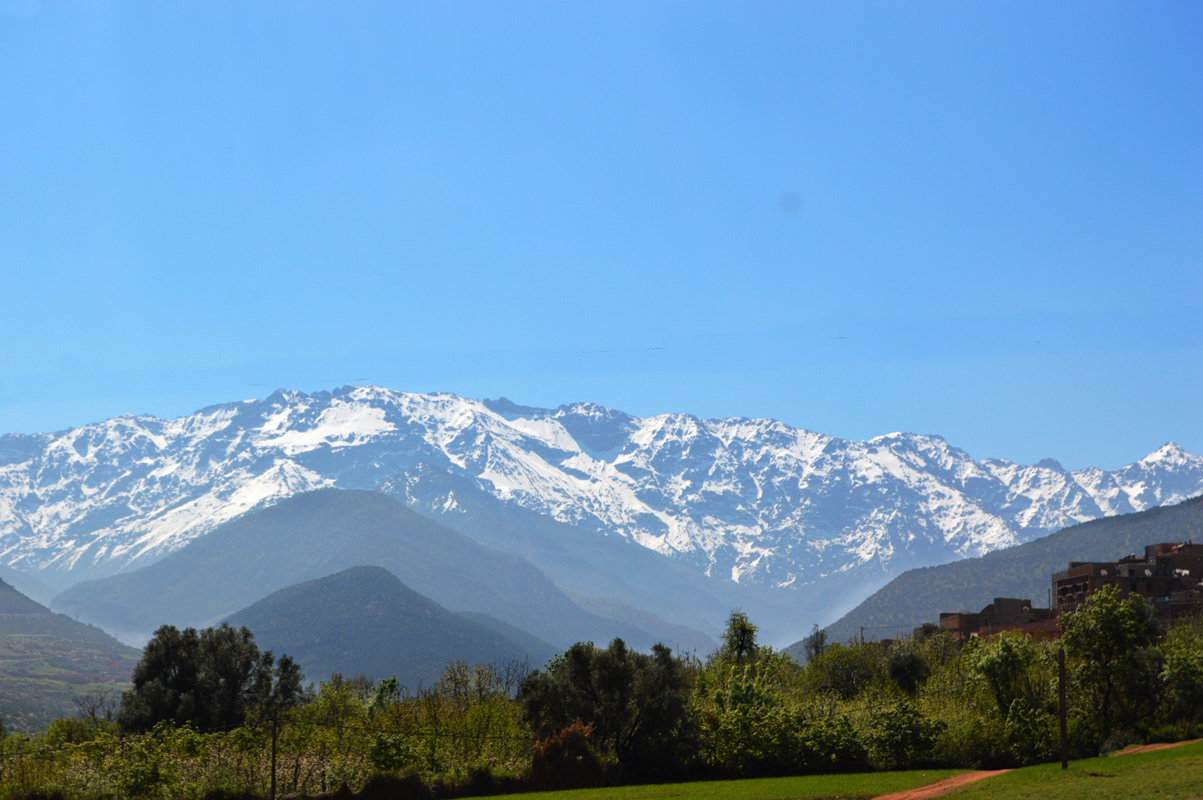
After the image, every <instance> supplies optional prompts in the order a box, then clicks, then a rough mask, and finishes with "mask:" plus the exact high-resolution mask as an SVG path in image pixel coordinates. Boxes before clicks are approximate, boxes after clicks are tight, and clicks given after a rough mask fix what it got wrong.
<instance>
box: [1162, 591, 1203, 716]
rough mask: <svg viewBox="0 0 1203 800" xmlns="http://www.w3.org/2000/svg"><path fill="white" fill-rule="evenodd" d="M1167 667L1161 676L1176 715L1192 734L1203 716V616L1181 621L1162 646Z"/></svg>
mask: <svg viewBox="0 0 1203 800" xmlns="http://www.w3.org/2000/svg"><path fill="white" fill-rule="evenodd" d="M1162 651H1163V652H1164V653H1165V667H1164V669H1163V670H1162V673H1161V678H1162V680H1163V681H1164V682H1165V685H1166V688H1167V689H1169V693H1170V699H1171V701H1172V706H1171V711H1172V713H1173V716H1174V718H1176V719H1180V720H1182V721H1183V722H1185V723H1186V725H1187V730H1188V731H1190V733H1191V734H1192V735H1193V734H1194V732H1195V728H1196V726H1197V725H1198V723H1199V721H1200V718H1203V616H1200V615H1196V616H1194V617H1190V618H1187V619H1184V620H1180V621H1179V622H1178V624H1177V625H1175V626H1174V627H1173V628H1172V629H1171V630H1170V632H1169V635H1168V636H1167V637H1166V640H1165V645H1164V647H1162Z"/></svg>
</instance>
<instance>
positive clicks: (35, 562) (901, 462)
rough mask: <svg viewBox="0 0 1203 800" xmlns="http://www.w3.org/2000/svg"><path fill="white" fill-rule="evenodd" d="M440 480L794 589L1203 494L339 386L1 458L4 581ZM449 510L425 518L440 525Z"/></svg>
mask: <svg viewBox="0 0 1203 800" xmlns="http://www.w3.org/2000/svg"><path fill="white" fill-rule="evenodd" d="M439 473H441V474H442V475H444V476H450V477H451V478H453V479H454V480H455V481H468V482H470V483H471V484H472V485H474V486H475V487H477V488H478V489H480V490H483V491H485V492H487V493H488V494H491V495H493V496H494V497H496V498H498V499H499V500H501V501H502V502H505V503H512V504H516V505H519V506H522V507H523V508H526V509H528V510H530V511H534V512H537V513H540V514H545V515H548V516H550V517H553V518H555V519H557V520H560V521H562V522H567V523H571V524H574V525H576V526H579V527H582V528H585V529H588V530H592V531H595V532H596V533H597V534H599V535H610V536H620V537H624V538H626V539H628V540H630V541H632V542H635V543H638V544H640V545H643V546H644V547H648V548H651V549H653V550H656V551H658V552H660V553H663V554H665V555H668V556H670V557H672V558H675V559H678V560H680V561H682V562H684V563H686V564H689V565H692V566H693V567H695V568H696V569H698V570H700V571H703V572H705V573H706V574H709V575H711V576H714V577H715V578H716V579H717V578H719V577H721V578H723V579H730V580H735V581H738V582H741V583H751V584H756V585H761V586H765V587H787V586H788V587H793V588H797V587H801V586H804V585H805V584H807V583H809V582H812V581H814V580H816V579H818V578H820V577H822V576H824V575H832V574H846V573H848V572H849V571H850V570H856V571H866V570H867V571H868V572H869V573H872V574H875V575H879V576H880V575H882V574H887V573H894V572H897V571H899V570H901V569H905V568H909V567H911V566H918V565H925V564H934V563H940V562H943V561H948V560H951V559H953V558H957V557H963V556H969V555H977V554H980V553H984V552H986V551H989V550H992V549H995V548H998V547H1003V546H1007V545H1010V544H1014V543H1017V542H1020V541H1026V540H1028V539H1032V538H1035V537H1037V536H1041V535H1044V534H1047V533H1049V532H1051V531H1053V530H1056V529H1058V528H1060V527H1064V526H1065V525H1070V524H1074V523H1077V522H1082V521H1085V520H1088V519H1093V518H1095V517H1098V516H1103V515H1107V514H1116V513H1126V512H1129V511H1138V510H1143V509H1145V508H1149V507H1152V506H1154V505H1160V504H1164V503H1170V502H1175V501H1177V500H1181V499H1185V498H1186V497H1188V496H1191V495H1194V494H1198V493H1199V492H1200V491H1203V459H1200V458H1199V457H1196V456H1193V455H1191V454H1189V453H1187V452H1185V451H1184V450H1182V449H1181V448H1179V447H1178V446H1177V445H1174V444H1173V443H1169V444H1167V445H1165V446H1164V447H1162V448H1160V449H1159V450H1157V451H1154V452H1153V453H1151V454H1149V455H1148V456H1146V457H1145V458H1144V459H1141V460H1140V461H1138V462H1136V463H1135V464H1132V465H1130V466H1128V467H1125V468H1123V469H1120V470H1116V471H1114V472H1105V471H1103V470H1098V469H1086V470H1077V471H1073V472H1067V471H1066V470H1064V469H1063V468H1062V467H1061V465H1060V464H1058V463H1056V462H1052V461H1044V462H1041V463H1039V464H1035V465H1031V466H1024V465H1018V464H1012V463H1010V462H1007V461H1004V460H1001V459H988V460H984V461H980V462H979V461H975V460H973V459H972V458H971V457H970V456H969V455H968V454H966V453H965V452H964V451H962V450H960V449H958V448H956V447H954V446H952V445H950V444H949V443H948V442H946V441H945V440H944V439H943V438H941V437H939V436H926V435H920V434H914V433H891V434H887V435H884V436H878V437H875V438H873V439H870V440H868V441H865V442H849V441H846V440H842V439H838V438H835V437H832V436H828V435H825V434H820V433H816V432H813V431H807V430H804V429H799V428H792V427H790V426H788V425H785V424H784V423H781V422H779V421H776V420H758V419H745V418H730V419H711V420H703V419H700V418H698V417H696V416H693V415H690V414H658V415H656V416H652V417H644V418H640V417H635V416H632V415H630V414H626V413H624V412H622V411H617V410H614V409H609V408H606V407H604V406H600V405H597V404H594V403H587V402H581V403H573V404H569V405H564V406H560V407H559V408H556V409H541V408H535V407H530V406H523V405H520V404H518V403H515V402H513V401H510V400H507V399H505V398H501V399H498V400H471V399H467V398H463V397H458V396H456V395H451V394H413V393H406V392H398V391H394V390H391V389H387V388H384V387H379V386H344V387H340V388H339V389H335V390H333V391H331V392H315V393H313V394H305V393H303V392H297V391H292V390H279V391H277V392H274V393H273V394H271V395H270V396H268V397H267V398H265V399H263V400H250V401H244V402H238V403H228V404H224V405H217V406H211V407H209V408H206V409H202V410H201V411H198V412H196V413H195V414H192V415H189V416H186V417H181V418H178V419H172V420H160V419H157V418H154V417H148V416H137V417H118V418H115V419H111V420H106V421H104V422H100V423H97V424H95V425H89V426H85V427H83V428H77V429H73V430H70V431H63V432H59V433H55V434H40V435H37V436H13V435H10V436H4V437H0V562H2V563H6V564H15V565H19V566H21V567H24V568H32V569H35V570H41V571H42V574H43V579H47V580H51V581H57V582H58V583H60V584H62V583H66V582H68V581H73V580H77V579H79V578H81V577H91V576H98V575H103V574H109V573H112V572H116V571H120V570H123V569H127V568H130V567H133V566H137V565H140V564H144V563H149V561H151V560H153V559H155V558H158V557H160V556H162V555H163V554H165V553H167V552H170V551H171V550H173V549H175V548H178V547H180V546H182V545H183V544H185V543H186V542H187V541H189V540H190V539H192V538H194V537H196V536H200V535H203V534H205V533H206V532H207V531H209V530H211V529H212V528H214V527H215V526H217V525H219V524H221V523H222V522H225V521H227V520H229V519H232V518H233V517H234V516H237V515H239V514H241V513H244V512H245V511H247V510H250V509H252V508H257V507H261V506H263V505H266V504H269V503H272V502H275V501H276V500H278V499H280V498H282V497H287V496H289V495H291V494H295V493H298V492H303V491H308V490H310V489H314V488H318V487H322V486H337V487H343V488H354V489H382V488H383V489H384V490H386V491H392V492H395V493H398V494H399V495H403V499H408V500H410V501H411V502H414V503H418V504H419V505H420V503H421V502H423V501H420V500H419V499H418V498H420V497H425V496H426V495H424V494H423V493H422V492H417V491H414V489H415V486H416V483H415V482H417V483H421V482H429V481H431V480H435V479H436V476H437V474H439ZM434 494H438V493H434ZM431 496H433V494H432V495H431ZM449 497H450V495H449V494H448V493H447V492H443V493H442V494H439V497H438V499H437V504H440V505H438V507H435V506H432V507H430V508H424V507H421V508H420V510H423V511H425V512H427V513H431V514H435V515H437V514H439V513H449V512H447V509H448V508H452V507H454V503H450V501H449V500H448V498H449ZM430 502H431V503H436V501H435V500H431V501H430ZM448 504H450V505H448Z"/></svg>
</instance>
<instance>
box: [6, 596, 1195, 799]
mask: <svg viewBox="0 0 1203 800" xmlns="http://www.w3.org/2000/svg"><path fill="white" fill-rule="evenodd" d="M1062 625H1063V630H1064V638H1063V640H1062V642H1063V643H1064V646H1065V649H1066V650H1067V652H1068V659H1067V662H1068V663H1067V667H1068V669H1067V682H1066V685H1065V689H1066V694H1067V695H1068V700H1069V706H1068V712H1069V713H1068V717H1069V747H1070V756H1071V758H1073V759H1076V760H1077V759H1093V758H1094V757H1096V756H1097V755H1099V754H1100V753H1103V752H1108V751H1114V750H1118V749H1120V748H1122V747H1124V746H1126V745H1128V744H1131V743H1137V742H1156V741H1174V740H1179V739H1183V738H1189V737H1192V736H1195V735H1197V734H1198V726H1199V718H1198V717H1199V708H1198V705H1197V697H1198V691H1199V688H1198V681H1197V678H1198V675H1199V669H1200V665H1203V620H1199V619H1194V620H1187V621H1184V622H1181V623H1179V624H1178V625H1177V626H1176V627H1175V628H1174V629H1173V630H1171V631H1169V633H1168V635H1167V636H1165V637H1162V636H1160V635H1154V633H1155V632H1154V631H1153V630H1152V629H1151V628H1150V627H1149V618H1148V613H1147V608H1145V607H1144V606H1143V604H1142V602H1141V601H1140V600H1139V599H1129V600H1124V601H1120V600H1119V599H1118V597H1116V596H1115V594H1114V591H1113V590H1103V591H1101V592H1100V593H1098V594H1097V595H1095V596H1094V597H1092V598H1090V599H1089V600H1088V601H1087V602H1086V603H1084V604H1083V606H1082V607H1081V609H1080V610H1079V611H1077V612H1075V613H1074V614H1073V615H1071V616H1067V617H1064V618H1063V621H1062ZM757 633H758V631H757V629H756V626H755V625H754V624H753V623H752V622H751V621H750V620H749V619H748V617H747V616H746V615H745V614H743V613H742V612H739V611H736V612H733V613H732V614H731V616H730V618H729V620H728V625H727V629H726V631H725V632H724V634H723V635H722V636H721V637H719V641H720V642H722V645H721V646H720V648H719V649H718V650H717V651H716V652H715V653H713V654H712V655H711V656H709V657H708V658H707V659H706V660H705V661H701V660H698V659H696V658H694V657H690V656H685V657H683V656H679V655H676V654H674V653H672V652H671V651H670V650H669V649H668V648H666V647H657V648H654V649H653V651H652V652H651V653H650V654H649V653H639V652H636V651H632V650H631V649H629V648H628V647H627V646H626V645H625V644H624V643H623V642H622V641H621V640H615V641H613V642H611V643H610V644H609V646H607V647H605V648H602V647H599V646H597V645H594V644H592V643H588V642H585V643H578V644H576V645H574V646H573V647H571V648H569V649H568V650H567V651H566V652H565V653H564V654H563V655H561V656H559V657H557V658H555V659H553V660H552V661H551V663H550V664H549V665H548V667H547V668H546V669H545V670H543V671H539V672H534V673H526V672H525V671H524V669H525V668H524V667H523V665H521V664H517V663H512V662H511V663H510V664H509V665H498V666H493V667H488V666H475V667H470V666H468V665H467V664H464V663H453V664H451V665H449V666H448V667H447V668H446V669H445V670H444V672H443V673H442V675H441V676H440V678H439V679H438V681H437V682H435V683H434V684H432V685H431V686H430V687H428V688H423V689H420V690H418V691H416V692H414V691H409V690H407V689H405V688H404V687H403V686H402V685H401V684H400V683H399V682H398V681H397V680H396V679H395V678H389V679H385V680H382V681H378V682H376V683H372V682H371V681H369V680H366V679H363V678H358V679H351V680H345V679H343V678H342V677H341V676H338V675H335V676H333V677H332V678H331V679H330V680H329V681H325V682H323V683H321V684H320V685H319V686H318V688H317V689H316V690H315V691H313V692H312V694H311V695H310V696H305V697H299V698H297V697H295V696H294V699H296V700H297V701H298V702H296V703H294V704H291V705H290V704H289V703H287V702H280V701H279V699H278V698H277V697H276V694H275V692H274V691H269V690H261V689H260V688H257V687H267V686H268V685H269V684H270V685H275V686H277V687H278V686H279V685H280V683H281V682H282V681H281V680H280V679H279V677H276V678H273V679H272V680H271V681H260V680H259V679H258V678H256V677H255V676H256V675H259V674H262V667H263V664H264V660H263V659H262V655H261V654H258V655H257V651H252V650H251V648H250V647H249V646H248V645H249V643H250V640H249V636H247V634H246V633H245V632H236V631H234V629H232V628H228V627H226V628H221V629H216V630H210V631H205V632H201V633H199V634H196V633H195V632H193V637H195V638H194V639H193V638H192V637H190V636H189V635H188V632H185V633H184V634H181V633H179V632H178V631H173V630H171V629H163V630H162V631H161V632H160V636H159V637H157V639H161V641H156V642H152V646H148V648H147V653H146V655H145V656H144V658H143V661H142V663H141V664H140V665H139V669H138V673H137V679H136V681H135V683H136V686H137V688H136V689H135V690H134V691H131V692H129V693H127V694H126V695H125V698H124V700H123V705H122V711H121V714H120V715H119V716H118V718H117V722H116V723H114V722H113V721H111V720H110V719H109V717H108V716H107V715H106V714H105V713H103V709H100V712H101V713H97V709H93V710H92V713H85V712H86V711H87V709H86V708H85V707H84V706H81V709H80V711H81V713H80V714H78V715H77V717H76V718H75V719H69V720H57V721H55V722H54V723H53V724H51V726H50V727H49V728H48V729H47V730H46V731H45V733H43V734H41V735H39V736H36V737H25V736H10V737H8V738H6V739H4V740H3V741H2V742H0V763H3V764H13V763H19V764H20V765H21V768H20V769H19V770H9V769H6V770H3V771H0V796H5V795H7V794H11V793H13V792H25V793H28V792H30V791H33V790H37V791H40V792H51V791H56V790H57V791H61V792H63V793H64V795H65V796H67V797H72V798H75V797H79V798H88V799H89V800H99V798H101V797H102V796H103V797H106V798H113V799H114V800H124V798H127V797H128V798H134V797H139V798H140V797H150V798H168V797H171V798H181V800H195V799H196V798H200V797H202V796H204V795H205V794H207V793H209V792H214V791H220V792H225V793H248V792H249V793H251V794H255V795H264V794H267V793H268V792H269V790H270V786H271V783H272V776H273V774H274V777H275V782H276V786H277V791H278V792H279V793H281V794H296V793H299V794H310V795H311V794H315V793H320V792H328V791H333V790H335V789H337V788H339V787H340V786H342V785H343V784H346V786H347V788H348V789H349V790H350V791H352V792H356V791H361V790H362V792H363V794H362V795H361V800H371V798H373V797H381V796H384V795H388V796H396V797H462V796H470V795H483V794H501V793H505V792H516V791H522V790H531V789H539V790H565V789H574V788H577V789H586V788H590V787H597V786H606V785H610V786H613V785H629V784H637V783H646V782H649V781H664V780H690V781H698V780H703V779H731V778H762V779H767V778H775V777H785V776H797V775H806V774H815V775H825V774H827V775H830V774H833V773H843V774H841V775H839V777H833V778H824V779H819V780H814V781H801V782H790V781H783V782H780V783H775V782H772V781H769V782H763V783H737V784H730V783H727V784H703V783H691V784H688V785H685V786H680V787H678V786H673V787H672V788H671V791H672V793H674V794H677V793H678V789H679V794H680V795H681V796H684V797H690V796H698V797H709V796H717V795H721V796H723V797H733V796H739V792H745V791H746V792H749V793H750V794H748V795H747V796H753V795H754V796H757V797H770V796H782V797H785V796H791V797H807V796H814V797H820V796H834V795H840V796H844V797H847V796H872V795H874V794H878V793H881V792H884V791H891V790H895V789H902V788H907V787H908V786H915V785H919V784H922V783H928V782H934V781H935V780H938V779H939V778H941V777H943V776H944V775H947V774H950V773H948V772H943V773H937V772H931V771H932V770H947V769H956V768H960V769H964V768H998V767H1022V766H1031V765H1039V764H1042V763H1046V762H1049V761H1052V760H1055V759H1056V758H1057V756H1058V741H1057V738H1058V737H1057V728H1058V726H1057V716H1056V712H1057V705H1056V703H1057V699H1056V698H1057V688H1058V687H1057V683H1056V682H1057V669H1056V664H1057V659H1056V653H1057V648H1059V647H1060V646H1061V643H1058V642H1050V641H1032V640H1030V639H1027V638H1024V637H1021V636H1018V635H1016V634H1010V633H1007V634H1002V635H1000V636H997V637H994V638H992V639H989V640H980V639H970V640H969V641H967V642H964V643H961V642H958V641H957V640H956V639H955V638H953V636H952V635H951V634H950V633H949V632H948V631H943V630H939V629H930V628H929V629H926V630H924V631H923V632H922V635H920V636H918V637H916V638H914V639H910V640H903V641H898V642H894V643H893V644H891V645H890V646H889V647H883V646H881V645H879V644H875V643H871V644H835V645H830V646H826V645H823V646H821V647H820V645H821V644H822V643H819V642H816V644H815V647H816V652H815V654H814V657H813V658H812V659H811V660H810V662H809V663H808V664H806V665H799V664H798V663H797V662H795V661H794V660H793V659H791V658H789V657H788V656H785V655H783V654H782V653H779V652H776V651H774V650H773V649H772V648H770V647H766V646H764V645H762V644H760V643H759V642H758V641H757ZM1156 633H1157V634H1160V632H1159V631H1158V632H1156ZM1100 638H1106V639H1107V640H1108V642H1109V643H1108V646H1107V647H1102V648H1101V647H1100V646H1099V639H1100ZM206 642H210V643H211V649H210V650H208V651H207V650H206V645H205V643H206ZM218 653H225V654H226V655H217V654H218ZM230 654H234V655H233V656H231V655H230ZM238 654H241V655H238ZM214 664H227V665H228V664H242V665H244V666H245V667H246V668H245V669H241V670H240V671H239V670H235V673H234V677H233V678H229V677H226V678H223V679H215V678H214V677H213V675H212V673H211V671H212V670H213V669H214V667H213V665H214ZM255 665H258V667H256V666H255ZM207 671H208V672H207ZM147 675H160V676H165V677H160V678H159V679H158V680H159V686H158V688H152V690H151V691H150V692H149V695H148V696H149V697H157V698H162V697H164V696H171V697H175V698H176V699H177V700H178V702H177V703H176V704H175V705H174V706H172V705H171V704H170V703H168V704H165V706H164V707H165V708H166V709H167V710H166V711H164V712H162V713H159V714H158V716H157V717H156V718H149V717H142V718H138V722H137V723H136V724H135V723H134V722H132V721H131V719H132V717H131V716H130V713H129V710H130V709H133V710H138V709H141V708H142V707H143V705H144V704H143V698H142V697H141V694H142V693H143V692H144V691H146V687H147V686H150V685H151V682H150V681H147V680H143V679H144V678H145V677H146V676H147ZM206 675H208V677H205V676H206ZM181 681H182V683H180V682H181ZM240 681H241V682H240ZM177 683H179V684H180V685H177ZM187 687H191V688H187ZM172 692H174V694H172ZM185 695H188V696H189V698H190V699H189V700H188V701H187V703H185V701H184V697H185ZM223 698H224V699H226V700H229V699H231V698H233V699H234V700H236V701H237V702H240V703H241V705H237V704H235V705H231V706H228V707H229V708H231V709H234V710H232V711H230V712H229V713H225V712H222V713H221V714H219V713H216V712H209V713H208V716H207V717H202V716H193V717H189V718H187V719H185V715H183V714H182V713H180V712H179V709H180V708H183V707H185V706H187V707H188V708H192V709H213V708H218V707H222V702H223ZM173 708H174V709H176V710H174V711H173V710H171V709H173ZM223 714H224V716H223ZM156 719H157V720H158V721H157V722H156ZM205 728H207V729H208V730H207V731H206V730H202V729H205ZM139 730H140V731H141V732H135V731H139ZM273 732H274V733H275V734H276V736H275V741H276V748H275V749H276V754H277V755H276V761H275V771H274V773H273V771H272V758H271V752H272V747H271V741H272V738H273ZM1190 752H1196V751H1190ZM1170 758H1172V756H1168V755H1149V756H1144V755H1141V756H1123V758H1121V759H1107V760H1104V761H1098V762H1092V763H1095V767H1094V768H1093V769H1086V770H1083V769H1082V768H1080V767H1079V768H1078V769H1077V773H1078V779H1079V780H1082V781H1085V780H1087V779H1090V780H1093V779H1094V776H1095V775H1103V774H1106V775H1113V774H1114V775H1120V774H1121V773H1123V774H1127V773H1126V772H1125V770H1129V769H1132V770H1137V769H1138V768H1143V767H1141V766H1140V765H1142V764H1157V763H1161V761H1160V760H1165V759H1170ZM1129 759H1132V760H1129ZM1198 760H1199V759H1196V761H1198ZM1183 763H1184V764H1185V766H1183V768H1182V769H1183V770H1185V773H1186V774H1188V775H1191V776H1195V777H1196V778H1197V776H1198V772H1199V769H1200V767H1199V765H1198V764H1197V763H1195V762H1192V761H1189V760H1187V761H1185V762H1183ZM1126 765H1135V766H1131V767H1129V766H1126ZM908 769H909V770H927V771H929V772H928V773H927V774H925V775H922V776H920V775H919V773H916V772H911V773H894V774H896V775H899V776H900V777H898V778H897V781H898V784H895V785H894V786H886V787H883V784H882V781H887V780H894V779H893V778H889V777H888V776H887V775H886V774H885V773H882V772H881V771H882V770H908ZM1041 769H1043V768H1041ZM853 773H855V775H853ZM1092 773H1093V774H1092ZM1032 774H1035V775H1046V774H1047V775H1051V774H1052V773H1051V772H1049V771H1048V770H1045V771H1044V772H1041V771H1040V770H1037V771H1036V772H1035V773H1030V772H1026V771H1020V772H1017V773H1016V775H1019V776H1020V777H1014V778H1008V779H1007V782H1006V783H1002V782H1000V783H999V785H1000V786H1012V787H1014V792H1015V794H1013V795H1007V796H1031V795H1032V794H1033V793H1034V792H1035V791H1039V792H1040V794H1041V796H1042V797H1047V796H1050V795H1049V794H1048V791H1047V786H1046V785H1045V784H1046V783H1048V782H1050V781H1052V780H1053V778H1049V779H1048V781H1045V783H1041V781H1042V780H1044V779H1042V778H1033V779H1031V780H1030V781H1029V783H1026V784H1025V783H1024V782H1023V781H1024V780H1025V779H1023V778H1022V776H1023V775H1032ZM1151 774H1153V773H1145V774H1144V775H1143V777H1140V776H1139V775H1138V776H1137V777H1125V778H1123V780H1122V781H1120V780H1119V779H1118V778H1117V779H1116V783H1115V784H1114V785H1115V786H1129V788H1130V787H1131V786H1135V785H1138V782H1139V781H1140V780H1144V781H1149V780H1150V775H1151ZM1175 774H1177V773H1175ZM1056 780H1057V781H1068V780H1070V778H1069V777H1064V776H1063V777H1060V778H1056ZM1177 780H1178V779H1177V778H1175V779H1174V781H1177ZM1123 781H1131V782H1132V783H1131V784H1129V783H1124V782H1123ZM1174 781H1165V782H1163V783H1159V784H1157V785H1159V786H1160V785H1166V786H1178V785H1179V784H1178V783H1175V782H1174ZM1181 785H1183V786H1185V785H1187V780H1186V779H1183V781H1182V782H1181ZM1193 785H1194V786H1196V787H1197V786H1198V785H1199V784H1197V783H1195V784H1193ZM1066 786H1067V787H1068V788H1067V789H1066V791H1067V792H1068V793H1069V794H1068V795H1067V796H1077V795H1073V793H1072V791H1071V789H1072V786H1071V785H1070V784H1066ZM1073 786H1077V787H1078V788H1079V789H1081V788H1084V787H1085V784H1073ZM749 787H751V788H749ZM665 791H666V788H665V787H663V786H659V787H656V789H654V790H652V789H647V788H644V789H637V788H629V789H625V790H622V791H621V792H619V793H618V796H622V797H628V796H630V797H643V796H652V795H649V794H648V792H654V796H665V795H664V792H665ZM965 791H966V792H968V791H970V790H968V789H966V790H965ZM972 791H985V789H982V788H975V789H973V790H972ZM1009 791H1010V790H1009ZM1196 791H1197V790H1196ZM861 792H863V795H862V794H861ZM1024 792H1028V794H1027V795H1025V794H1024ZM1145 794H1147V792H1145ZM585 796H589V797H592V796H599V797H600V796H603V795H595V794H594V793H590V794H588V795H585ZM605 796H609V795H608V794H605ZM986 796H992V795H986ZM1087 796H1092V797H1093V796H1101V795H1100V793H1099V792H1098V791H1096V790H1094V789H1091V790H1090V791H1089V792H1087Z"/></svg>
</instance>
